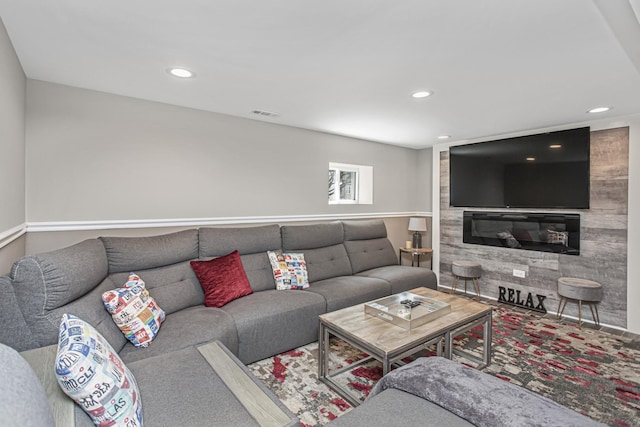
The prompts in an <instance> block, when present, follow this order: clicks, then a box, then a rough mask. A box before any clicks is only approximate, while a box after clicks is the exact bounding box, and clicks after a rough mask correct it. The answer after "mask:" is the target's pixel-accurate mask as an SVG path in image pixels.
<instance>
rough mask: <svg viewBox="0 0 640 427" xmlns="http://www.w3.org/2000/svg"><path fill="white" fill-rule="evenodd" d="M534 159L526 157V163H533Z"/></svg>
mask: <svg viewBox="0 0 640 427" xmlns="http://www.w3.org/2000/svg"><path fill="white" fill-rule="evenodd" d="M535 159H536V158H535V157H527V161H528V162H533V161H534V160H535Z"/></svg>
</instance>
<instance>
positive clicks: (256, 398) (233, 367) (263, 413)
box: [197, 341, 299, 427]
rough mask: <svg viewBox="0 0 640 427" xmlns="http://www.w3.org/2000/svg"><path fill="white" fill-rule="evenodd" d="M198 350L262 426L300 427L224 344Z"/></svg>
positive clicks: (203, 346) (213, 343)
mask: <svg viewBox="0 0 640 427" xmlns="http://www.w3.org/2000/svg"><path fill="white" fill-rule="evenodd" d="M197 349H198V351H199V352H200V354H202V356H203V357H204V358H205V359H206V361H207V362H208V363H209V365H211V368H212V369H213V370H214V371H215V372H216V374H218V376H219V377H220V378H221V379H222V381H223V382H224V383H225V385H226V386H227V387H228V388H229V390H231V392H232V393H233V394H234V395H235V396H236V398H237V399H238V400H239V401H240V403H241V404H242V406H244V408H245V409H246V410H247V412H249V413H250V414H251V416H252V417H253V418H255V419H256V421H257V422H258V424H260V425H261V426H265V427H266V426H274V427H276V426H293V425H299V422H298V420H297V419H292V417H291V416H290V415H289V414H288V413H287V412H285V411H284V410H283V409H282V408H281V407H280V406H279V405H278V404H276V403H275V402H274V400H273V399H274V398H275V396H274V397H273V398H272V397H271V395H270V392H268V391H267V390H266V388H264V386H262V387H261V386H260V385H259V383H258V381H257V379H255V378H254V377H253V375H252V374H251V373H250V372H249V370H248V369H247V368H246V367H245V366H244V365H242V362H240V361H239V360H238V359H237V358H236V357H235V356H234V355H233V354H232V353H231V352H230V351H229V350H227V349H226V348H225V347H224V345H222V344H220V343H219V342H218V341H213V342H210V343H208V344H204V345H201V346H198V347H197Z"/></svg>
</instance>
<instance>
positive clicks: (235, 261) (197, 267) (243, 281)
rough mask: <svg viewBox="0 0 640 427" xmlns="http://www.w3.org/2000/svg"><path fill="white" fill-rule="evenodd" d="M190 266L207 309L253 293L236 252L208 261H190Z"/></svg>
mask: <svg viewBox="0 0 640 427" xmlns="http://www.w3.org/2000/svg"><path fill="white" fill-rule="evenodd" d="M190 264H191V268H193V271H195V273H196V276H198V280H199V281H200V285H201V286H202V289H203V290H204V305H205V306H207V307H222V306H223V305H225V304H227V303H229V302H231V301H233V300H234V299H237V298H240V297H243V296H245V295H249V294H252V293H253V290H252V289H251V285H250V284H249V279H248V278H247V273H245V272H244V268H243V267H242V261H241V260H240V254H239V253H238V251H237V250H236V251H233V252H231V253H230V254H228V255H225V256H221V257H218V258H214V259H212V260H210V261H191V262H190Z"/></svg>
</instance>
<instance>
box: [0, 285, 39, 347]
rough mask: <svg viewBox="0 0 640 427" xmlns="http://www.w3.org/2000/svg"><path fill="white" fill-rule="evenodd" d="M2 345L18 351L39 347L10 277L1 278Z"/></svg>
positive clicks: (0, 314) (0, 313) (0, 316)
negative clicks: (23, 313)
mask: <svg viewBox="0 0 640 427" xmlns="http://www.w3.org/2000/svg"><path fill="white" fill-rule="evenodd" d="M0 325H2V327H0V343H3V344H6V345H8V346H10V347H12V348H15V349H16V350H18V351H24V350H29V349H31V348H35V347H37V346H38V344H37V343H36V341H35V340H34V339H33V336H31V330H30V329H29V327H28V326H27V322H26V321H25V320H24V316H23V315H22V311H20V307H19V306H18V301H17V300H16V295H15V292H14V291H13V285H12V284H11V279H10V278H9V276H0Z"/></svg>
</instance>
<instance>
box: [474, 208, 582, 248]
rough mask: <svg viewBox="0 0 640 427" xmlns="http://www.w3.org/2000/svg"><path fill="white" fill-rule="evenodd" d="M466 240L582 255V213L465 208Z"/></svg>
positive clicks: (482, 243)
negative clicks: (494, 210)
mask: <svg viewBox="0 0 640 427" xmlns="http://www.w3.org/2000/svg"><path fill="white" fill-rule="evenodd" d="M462 235H463V238H462V240H463V242H464V243H471V244H475V245H487V246H500V247H506V248H512V249H525V250H530V251H541V252H554V253H560V254H567V255H580V215H579V214H563V213H540V212H486V211H485V212H474V211H464V220H463V233H462Z"/></svg>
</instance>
